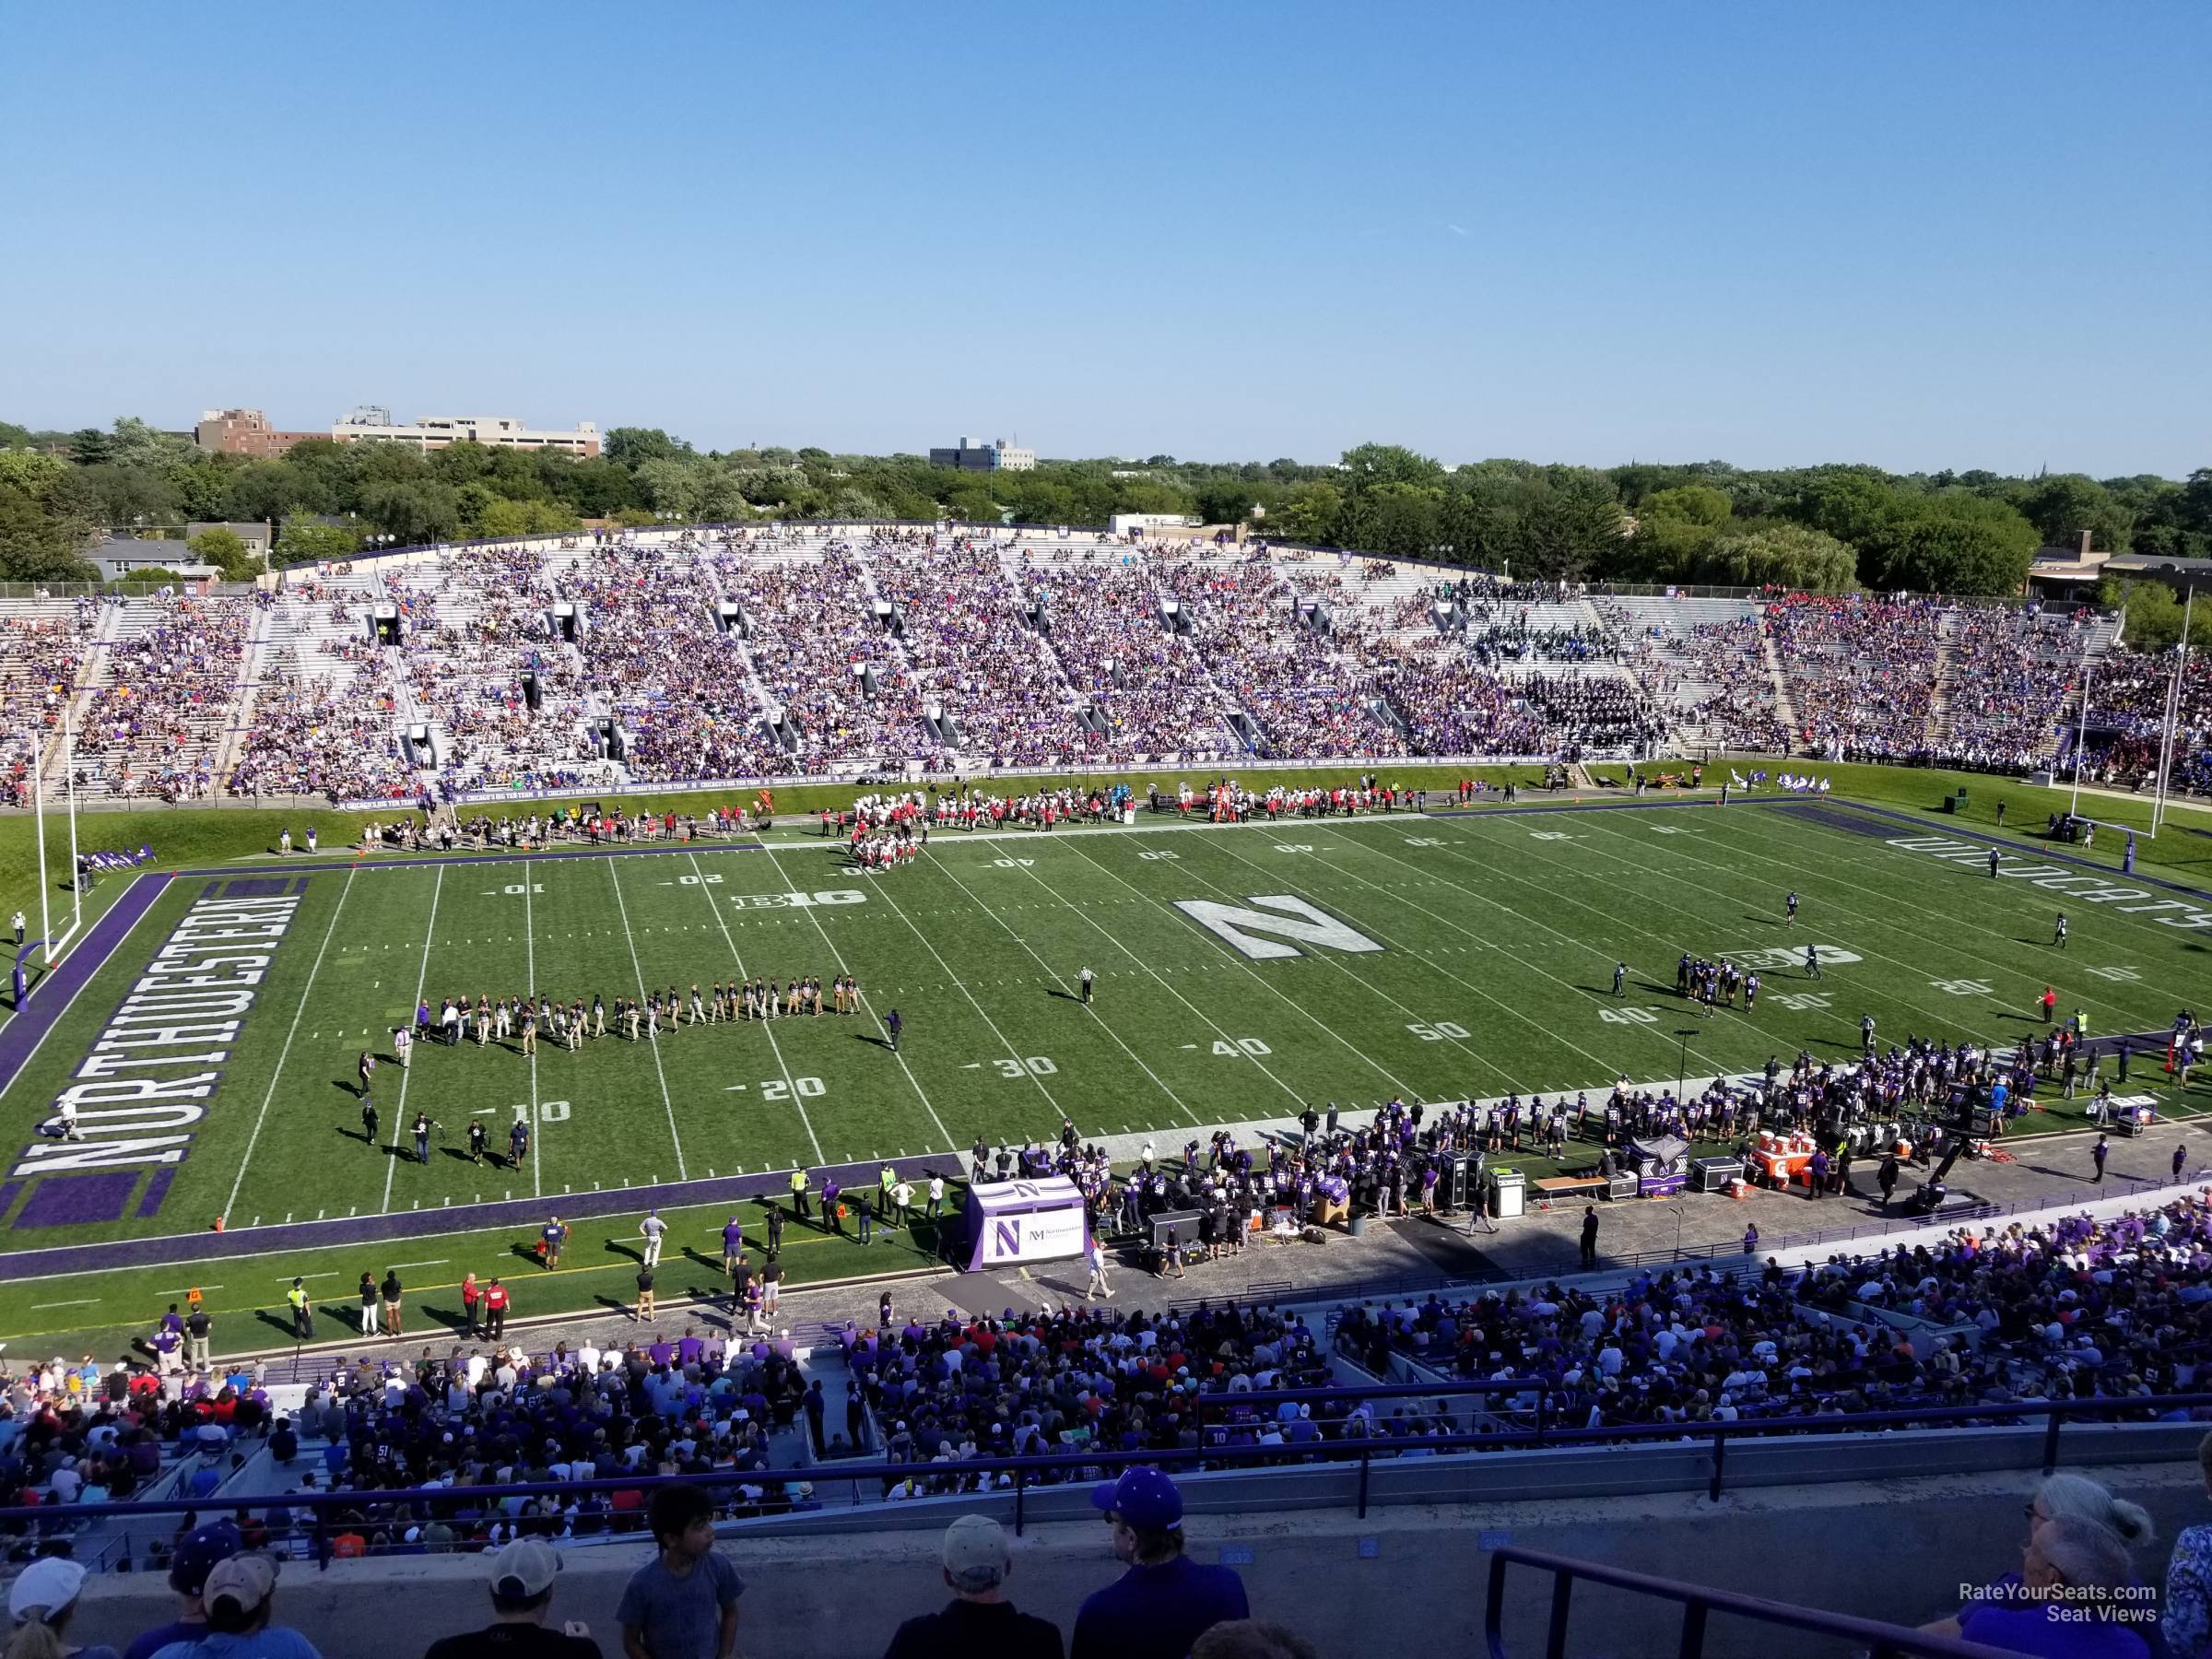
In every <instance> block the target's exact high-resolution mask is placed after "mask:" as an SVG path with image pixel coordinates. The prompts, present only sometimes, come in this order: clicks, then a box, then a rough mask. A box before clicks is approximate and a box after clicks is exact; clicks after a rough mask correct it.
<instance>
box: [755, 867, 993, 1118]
mask: <svg viewBox="0 0 2212 1659" xmlns="http://www.w3.org/2000/svg"><path fill="white" fill-rule="evenodd" d="M760 850H761V851H762V852H764V853H767V854H768V867H769V868H770V869H771V870H773V871H775V873H776V880H777V881H778V883H780V884H782V885H784V886H785V887H786V888H788V886H789V884H788V883H787V882H785V880H784V876H783V866H782V865H780V864H778V863H777V862H776V852H775V849H774V848H773V847H771V846H770V845H769V844H768V843H767V842H766V841H762V842H761V843H760ZM806 919H807V920H808V921H809V922H811V923H813V924H814V931H815V932H816V933H818V934H819V935H821V936H822V943H823V945H824V946H826V947H828V949H829V951H830V960H831V961H833V962H835V963H836V964H837V971H839V972H840V973H841V974H844V975H846V976H847V977H848V978H850V979H851V980H852V981H853V984H854V985H858V984H859V983H860V976H859V975H858V974H856V973H854V972H853V971H852V969H850V968H848V967H847V966H846V965H845V953H844V952H843V951H841V950H840V949H838V947H837V941H836V940H835V939H832V938H831V937H830V930H829V929H828V928H826V927H824V926H823V925H822V919H821V917H820V916H819V915H818V913H817V912H816V911H815V909H814V907H813V906H812V905H807V906H806ZM910 925H911V924H910ZM860 1005H861V1006H862V1007H864V1008H866V1009H867V1010H868V1018H870V1019H875V1018H876V1010H875V1009H874V1008H873V1007H872V1006H869V1003H868V994H867V993H866V992H865V991H863V992H861V993H860ZM881 1023H882V1022H881V1021H880V1020H877V1024H879V1025H880V1024H881ZM891 1058H892V1059H894V1060H896V1061H898V1062H899V1069H900V1071H902V1072H904V1073H905V1074H906V1080H907V1082H908V1084H910V1085H911V1086H912V1088H913V1091H914V1098H915V1099H916V1100H920V1101H921V1102H922V1110H923V1111H924V1112H928V1113H929V1121H930V1122H931V1123H933V1124H935V1125H936V1126H937V1133H938V1134H939V1135H943V1136H944V1137H945V1145H944V1147H943V1150H945V1151H947V1152H951V1151H956V1150H958V1149H959V1142H958V1141H956V1140H954V1139H953V1138H952V1131H951V1130H949V1129H947V1128H946V1127H945V1120H944V1119H943V1118H941V1117H939V1116H938V1115H937V1109H936V1108H935V1106H932V1105H931V1104H930V1103H929V1094H928V1092H927V1091H926V1090H925V1089H924V1088H923V1087H922V1079H921V1078H919V1077H915V1076H914V1068H913V1067H912V1065H908V1064H907V1060H906V1056H905V1055H904V1054H901V1053H900V1052H899V1051H898V1050H897V1049H893V1050H892V1051H891ZM928 1150H930V1151H933V1152H934V1151H936V1150H938V1148H936V1147H930V1148H928Z"/></svg>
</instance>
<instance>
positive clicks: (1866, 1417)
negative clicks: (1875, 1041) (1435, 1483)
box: [0, 1378, 2212, 1567]
mask: <svg viewBox="0 0 2212 1659" xmlns="http://www.w3.org/2000/svg"><path fill="white" fill-rule="evenodd" d="M1532 1393H1533V1394H1535V1395H1536V1396H1537V1407H1536V1419H1535V1424H1534V1426H1533V1427H1531V1428H1527V1429H1521V1430H1491V1431H1483V1432H1476V1433H1464V1434H1462V1433H1454V1434H1442V1435H1428V1436H1424V1437H1422V1438H1420V1439H1418V1440H1412V1441H1405V1440H1396V1439H1387V1438H1381V1437H1376V1438H1367V1437H1361V1438H1359V1439H1357V1440H1346V1439H1338V1440H1334V1441H1312V1442H1303V1443H1298V1442H1291V1443H1285V1444H1283V1445H1252V1446H1232V1445H1222V1444H1215V1445H1210V1446H1207V1445H1201V1446H1190V1447H1173V1448H1167V1449H1156V1450H1151V1451H1141V1452H1106V1451H1098V1450H1090V1449H1086V1450H1079V1451H1073V1452H1060V1453H1042V1454H1034V1455H1029V1456H1019V1457H978V1458H969V1459H965V1460H957V1461H953V1462H949V1463H886V1462H879V1461H876V1462H865V1463H864V1462H847V1461H838V1462H834V1463H824V1464H814V1465H806V1466H804V1467H794V1468H776V1469H765V1470H760V1469H756V1470H745V1471H717V1472H715V1473H712V1474H705V1475H695V1476H693V1475H634V1476H613V1477H605V1478H599V1479H591V1480H559V1481H535V1482H517V1483H512V1484H508V1485H501V1486H477V1487H411V1488H400V1489H394V1490H384V1489H344V1490H330V1491H309V1492H291V1493H281V1494H274V1493H273V1494H267V1495H264V1496H256V1497H238V1496H226V1495H224V1494H221V1493H218V1494H216V1495H214V1496H213V1497H209V1498H202V1499H190V1498H178V1499H160V1500H148V1501H144V1502H122V1503H99V1504H82V1503H79V1504H43V1505H31V1506H23V1507H17V1508H6V1509H0V1533H7V1532H26V1531H31V1532H37V1533H41V1534H53V1533H58V1532H61V1531H64V1530H66V1529H69V1528H71V1527H74V1526H75V1525H76V1524H78V1523H90V1522H113V1521H124V1522H127V1521H129V1520H132V1519H134V1518H137V1517H150V1516H176V1515H182V1514H185V1513H196V1512H200V1511H204V1510H221V1511H226V1512H252V1511H262V1512H266V1511H270V1510H283V1511H287V1512H299V1511H307V1512H312V1525H311V1526H309V1527H308V1528H307V1529H305V1533H304V1536H305V1538H306V1541H307V1542H308V1545H309V1547H310V1551H311V1553H312V1556H313V1558H314V1559H316V1560H317V1561H319V1562H320V1563H321V1564H322V1565H324V1566H325V1567H327V1566H328V1565H329V1563H330V1561H331V1560H332V1559H334V1555H335V1548H334V1545H335V1539H336V1537H337V1533H336V1531H335V1530H334V1529H335V1528H336V1527H338V1526H340V1525H341V1524H352V1525H358V1526H361V1527H364V1528H370V1529H371V1530H373V1525H374V1524H372V1523H370V1522H368V1521H366V1520H361V1519H358V1518H355V1519H350V1520H348V1519H345V1518H344V1517H346V1516H347V1512H350V1516H352V1517H359V1514H360V1512H363V1511H365V1510H369V1509H372V1508H382V1509H385V1510H393V1509H396V1508H398V1507H399V1506H401V1505H405V1506H406V1507H407V1509H408V1511H409V1512H410V1513H411V1514H415V1515H418V1516H424V1517H430V1518H443V1517H446V1516H452V1517H454V1518H457V1519H460V1518H465V1519H469V1520H475V1519H491V1518H499V1519H503V1520H512V1519H514V1518H515V1517H514V1516H513V1513H512V1511H510V1510H509V1509H507V1508H506V1507H504V1506H505V1505H506V1504H507V1502H508V1500H528V1499H534V1498H545V1497H554V1498H564V1499H568V1498H575V1497H579V1496H581V1495H584V1494H603V1495H606V1497H607V1498H608V1499H609V1500H610V1501H611V1500H612V1498H613V1496H614V1495H615V1494H617V1493H625V1494H636V1495H637V1496H638V1498H639V1500H640V1502H639V1503H638V1504H637V1505H636V1506H635V1507H633V1508H630V1509H627V1510H623V1511H618V1512H608V1513H606V1514H604V1515H601V1516H595V1517H593V1518H592V1519H593V1523H594V1525H595V1526H597V1527H598V1528H599V1529H600V1530H601V1531H602V1532H604V1533H605V1534H606V1535H623V1534H625V1533H635V1532H637V1531H638V1530H639V1529H640V1528H641V1524H642V1519H641V1518H642V1510H643V1500H644V1498H645V1496H646V1495H647V1494H650V1493H651V1492H653V1490H655V1489H656V1488H661V1487H665V1486H678V1485H688V1486H697V1487H702V1488H706V1489H707V1490H709V1491H710V1492H718V1493H721V1494H724V1498H723V1501H729V1498H728V1494H730V1493H731V1492H732V1491H733V1490H734V1489H735V1488H746V1487H751V1488H764V1489H765V1493H766V1495H765V1496H763V1497H762V1498H759V1499H758V1500H745V1501H746V1502H747V1506H748V1507H750V1508H752V1509H753V1511H754V1512H756V1513H758V1514H762V1515H768V1516H778V1515H788V1514H792V1513H795V1512H806V1513H812V1512H819V1510H820V1507H821V1506H820V1505H819V1504H814V1503H808V1504H806V1505H805V1506H804V1507H802V1501H801V1500H800V1499H798V1498H796V1497H794V1495H793V1493H792V1490H791V1488H793V1487H794V1485H805V1486H808V1487H812V1486H813V1485H815V1484H816V1483H821V1482H845V1481H851V1482H853V1483H854V1486H855V1488H857V1487H858V1485H859V1484H860V1483H862V1482H865V1481H880V1482H882V1483H884V1485H885V1486H886V1488H887V1489H888V1487H889V1486H890V1485H891V1484H892V1483H895V1482H898V1481H900V1480H904V1479H907V1478H909V1477H919V1478H922V1479H924V1480H929V1481H937V1480H944V1479H952V1480H959V1479H962V1478H964V1477H971V1476H974V1477H999V1476H1002V1475H1006V1476H1011V1477H1013V1484H1012V1486H1011V1487H1010V1488H1002V1487H996V1486H993V1487H991V1488H986V1489H984V1490H982V1491H981V1492H979V1493H975V1494H969V1495H972V1496H980V1497H986V1498H988V1497H999V1498H1005V1499H1008V1500H1011V1503H1012V1507H1013V1517H1012V1518H1013V1526H1014V1530H1015V1532H1016V1533H1017V1534H1020V1533H1021V1532H1023V1530H1024V1529H1025V1527H1026V1526H1027V1524H1028V1521H1029V1509H1030V1499H1031V1496H1032V1494H1041V1493H1045V1492H1051V1491H1055V1490H1063V1489H1068V1488H1074V1487H1077V1486H1078V1485H1080V1484H1082V1483H1084V1482H1087V1481H1089V1480H1096V1479H1111V1478H1112V1477H1113V1475H1114V1474H1115V1473H1117V1472H1118V1471H1120V1470H1122V1469H1124V1468H1132V1467H1139V1466H1153V1467H1166V1468H1171V1469H1182V1468H1190V1467H1196V1468H1199V1469H1208V1470H1213V1471H1218V1472H1226V1471H1233V1470H1237V1469H1286V1470H1287V1469H1289V1468H1293V1467H1312V1466H1315V1465H1339V1466H1343V1467H1346V1468H1347V1469H1350V1470H1351V1471H1352V1473H1353V1475H1354V1479H1355V1485H1354V1488H1353V1495H1352V1500H1351V1501H1352V1505H1353V1507H1354V1508H1355V1509H1356V1511H1357V1512H1358V1514H1359V1517H1360V1518H1361V1519H1363V1520H1364V1519H1365V1518H1366V1516H1367V1513H1368V1508H1369V1499H1370V1489H1371V1477H1372V1471H1373V1466H1374V1465H1375V1464H1376V1463H1377V1462H1382V1463H1385V1464H1391V1463H1396V1462H1399V1461H1401V1460H1403V1459H1404V1458H1405V1457H1406V1454H1407V1453H1418V1454H1419V1455H1421V1456H1423V1457H1433V1456H1435V1455H1436V1454H1439V1453H1454V1452H1470V1453H1472V1452H1508V1451H1544V1450H1553V1449H1562V1448H1568V1447H1577V1446H1606V1447H1617V1446H1634V1445H1645V1444H1655V1445H1670V1444H1671V1445H1676V1446H1682V1445H1700V1444H1702V1445H1708V1446H1709V1447H1710V1450H1709V1452H1708V1453H1707V1454H1706V1461H1708V1462H1709V1465H1710V1474H1709V1477H1708V1479H1707V1482H1706V1488H1707V1495H1708V1497H1709V1498H1710V1499H1711V1500H1712V1501H1713V1502H1716V1503H1717V1502H1718V1501H1720V1499H1721V1496H1722V1494H1723V1493H1724V1491H1725V1490H1726V1489H1727V1488H1726V1473H1727V1459H1728V1448H1729V1446H1730V1445H1731V1444H1732V1443H1734V1442H1735V1441H1743V1440H1762V1439H1767V1438H1770V1437H1773V1436H1778V1435H1806V1434H1821V1433H1851V1434H1859V1433H1865V1432H1867V1431H1869V1430H1890V1429H1933V1428H1937V1427H1941V1426H1954V1427H1969V1428H1972V1427H1979V1428H2006V1427H2020V1426H2023V1425H2024V1423H2025V1422H2027V1421H2032V1420H2034V1419H2037V1418H2041V1420H2042V1423H2043V1440H2042V1447H2041V1467H2042V1471H2043V1473H2044V1474H2045V1475H2050V1474H2053V1473H2054V1472H2055V1471H2056V1469H2057V1467H2058V1459H2059V1450H2060V1446H2061V1443H2062V1439H2061V1437H2062V1432H2063V1430H2064V1428H2065V1425H2066V1424H2067V1423H2069V1422H2072V1421H2075V1420H2077V1419H2090V1420H2097V1419H2103V1418H2115V1417H2144V1416H2147V1417H2149V1418H2153V1419H2164V1418H2170V1417H2171V1416H2172V1415H2173V1414H2175V1413H2203V1412H2212V1393H2206V1394H2160V1395H2145V1396H2126V1395H2112V1396H2108V1397H2104V1398H2098V1399H2073V1400H2038V1401H2016V1402H2007V1403H2006V1404H2004V1405H2001V1406H1994V1405H1980V1406H1918V1407H1908V1408H1905V1409H1901V1410H1892V1411H1865V1412H1832V1413H1826V1414H1820V1415H1807V1416H1802V1417H1786V1416H1785V1417H1773V1418H1741V1419H1737V1420H1734V1421H1727V1422H1721V1421H1714V1422H1708V1423H1698V1424H1685V1423H1629V1424H1604V1425H1600V1426H1597V1427H1594V1428H1575V1427H1568V1426H1562V1425H1560V1424H1559V1423H1558V1422H1557V1421H1555V1420H1553V1419H1552V1417H1551V1413H1550V1411H1549V1410H1548V1408H1547V1402H1548V1398H1549V1395H1548V1391H1547V1388H1546V1387H1545V1385H1543V1384H1541V1383H1535V1384H1532V1383H1531V1382H1529V1381H1527V1380H1517V1381H1502V1382H1501V1381H1496V1380H1493V1379H1488V1378H1479V1379H1468V1380H1464V1381H1458V1380H1455V1381H1452V1382H1418V1383H1416V1382H1405V1383H1381V1384H1370V1385H1363V1386H1359V1387H1354V1388H1301V1389H1273V1390H1266V1391H1259V1390H1255V1391H1253V1392H1251V1393H1248V1394H1230V1393H1228V1392H1221V1393H1217V1394H1201V1395H1198V1396H1196V1404H1197V1406H1199V1408H1200V1409H1201V1411H1202V1412H1203V1411H1206V1410H1215V1409H1221V1408H1235V1409H1238V1410H1249V1409H1252V1408H1254V1407H1258V1406H1280V1405H1282V1404H1284V1403H1286V1402H1290V1403H1300V1404H1305V1403H1312V1402H1321V1401H1326V1402H1334V1403H1336V1404H1339V1405H1342V1404H1346V1403H1347V1402H1348V1403H1351V1404H1355V1405H1356V1404H1358V1403H1359V1402H1363V1401H1371V1400H1390V1399H1409V1398H1419V1399H1435V1398H1438V1397H1440V1396H1442V1395H1448V1394H1476V1395H1486V1394H1532ZM2191 1420H2194V1419H2191ZM1260 1421H1262V1419H1259V1418H1254V1419H1253V1426H1257V1425H1258V1423H1259V1422H1260ZM1238 1426H1239V1427H1242V1426H1243V1425H1238ZM947 1496H951V1494H947ZM334 1512H338V1513H337V1514H335V1515H334ZM525 1530H527V1527H525Z"/></svg>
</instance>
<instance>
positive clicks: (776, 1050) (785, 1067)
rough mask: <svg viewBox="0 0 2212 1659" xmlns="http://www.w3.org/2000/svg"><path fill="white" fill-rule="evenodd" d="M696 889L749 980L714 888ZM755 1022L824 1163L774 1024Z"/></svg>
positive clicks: (694, 866)
mask: <svg viewBox="0 0 2212 1659" xmlns="http://www.w3.org/2000/svg"><path fill="white" fill-rule="evenodd" d="M609 862H610V863H611V862H612V861H611V860H610V861H609ZM690 863H691V873H692V874H693V875H694V876H696V875H699V874H700V867H699V860H698V858H697V857H694V858H692V859H691V861H690ZM699 890H700V893H702V894H703V895H705V897H706V900H707V908H708V910H710V911H712V912H713V915H714V924H715V925H716V926H717V927H719V928H721V929H722V942H723V943H724V944H725V945H727V946H728V947H730V959H731V960H732V961H734V962H735V963H736V964H737V974H738V977H739V978H740V979H745V980H749V979H751V978H752V977H753V976H752V975H751V974H750V973H748V972H747V971H746V967H745V953H744V952H742V951H740V950H739V949H738V948H737V941H736V939H735V938H734V937H733V936H732V935H731V934H730V924H729V923H728V922H727V921H725V920H724V917H723V913H722V906H721V904H720V903H719V902H717V901H716V899H715V895H714V889H713V888H711V887H709V886H708V885H707V884H706V883H705V882H703V881H702V882H700V884H699ZM759 1023H760V1029H761V1030H764V1031H766V1032H767V1033H768V1050H769V1053H771V1054H773V1055H775V1057H776V1069H777V1070H778V1071H779V1072H781V1073H782V1074H783V1087H784V1088H787V1089H789V1090H790V1091H791V1103H792V1104H793V1105H794V1106H796V1107H797V1108H798V1109H799V1123H800V1124H801V1125H802V1126H803V1127H804V1128H805V1129H806V1139H807V1140H808V1141H809V1142H810V1143H811V1144H812V1145H813V1147H814V1161H815V1162H816V1163H818V1164H826V1163H828V1162H829V1161H830V1160H829V1159H827V1158H825V1157H824V1156H823V1155H822V1142H821V1137H820V1136H819V1135H816V1134H815V1132H814V1120H813V1119H812V1118H810V1117H808V1116H807V1115H806V1100H804V1099H802V1098H801V1097H800V1094H799V1086H798V1084H797V1083H796V1082H794V1080H793V1078H792V1075H791V1065H790V1064H789V1063H788V1062H787V1061H786V1060H785V1059H784V1058H783V1045H782V1043H780V1042H778V1041H776V1022H775V1021H774V1020H772V1019H763V1020H761V1021H760V1022H759Z"/></svg>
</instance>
